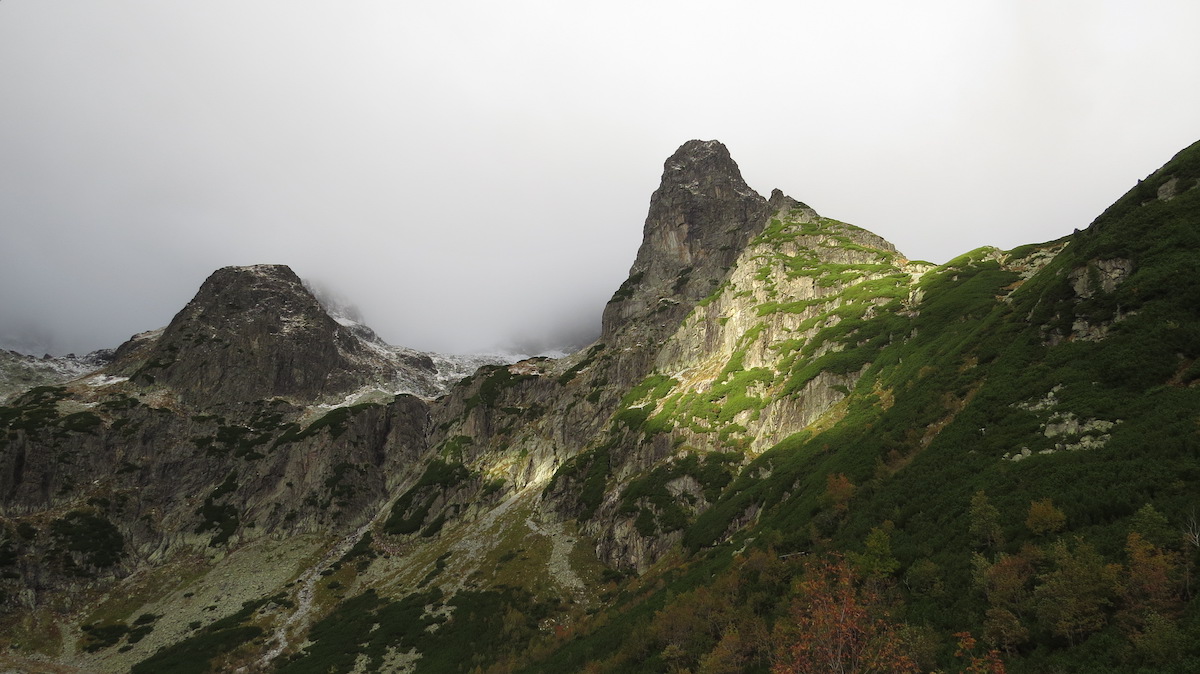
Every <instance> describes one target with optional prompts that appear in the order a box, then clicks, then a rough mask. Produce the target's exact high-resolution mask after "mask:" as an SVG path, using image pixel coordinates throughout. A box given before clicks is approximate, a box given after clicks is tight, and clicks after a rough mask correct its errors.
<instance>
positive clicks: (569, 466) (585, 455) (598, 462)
mask: <svg viewBox="0 0 1200 674" xmlns="http://www.w3.org/2000/svg"><path fill="white" fill-rule="evenodd" d="M611 452H612V445H611V444H605V445H601V446H598V447H593V448H592V449H589V450H587V451H585V452H581V453H579V454H577V455H575V456H573V457H571V459H569V460H568V461H566V462H564V463H563V465H561V466H559V468H558V470H557V471H555V473H554V477H553V478H551V480H550V484H549V485H547V486H546V492H547V493H549V492H553V491H554V490H555V488H556V487H557V486H558V485H559V484H560V482H566V483H569V484H571V485H578V491H577V492H576V493H577V497H576V498H577V500H578V501H577V502H578V503H579V515H578V516H579V519H581V520H589V519H591V518H592V516H593V515H595V514H596V510H597V509H598V508H599V507H600V503H601V502H602V501H603V500H604V488H605V486H607V484H608V476H609V474H610V473H611V471H612V455H611Z"/></svg>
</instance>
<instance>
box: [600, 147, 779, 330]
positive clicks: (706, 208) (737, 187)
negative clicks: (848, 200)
mask: <svg viewBox="0 0 1200 674" xmlns="http://www.w3.org/2000/svg"><path fill="white" fill-rule="evenodd" d="M768 211H769V206H768V205H767V200H766V199H764V198H763V197H762V196H761V195H759V194H758V193H757V192H755V191H754V190H752V189H750V187H749V186H748V185H747V184H746V181H745V180H743V179H742V172H741V170H740V169H739V168H738V165H737V163H736V162H735V161H733V158H732V157H730V155H729V150H728V149H727V148H726V147H725V146H724V145H723V144H721V143H720V142H719V141H715V140H708V141H702V140H690V141H688V142H686V143H684V144H683V145H682V146H681V147H680V148H679V149H678V150H676V151H675V153H674V154H672V155H671V156H670V157H669V158H668V159H667V161H666V162H665V164H664V166H663V174H662V181H661V183H660V184H659V187H658V189H657V190H655V192H654V194H653V195H652V196H651V197H650V211H649V214H648V215H647V217H646V224H645V227H644V229H643V239H642V245H641V247H640V248H639V249H638V254H637V259H636V260H635V261H634V263H633V267H632V268H631V269H630V274H629V279H628V280H627V281H626V282H625V284H624V285H623V286H622V287H621V289H620V290H618V291H617V294H616V295H614V296H613V301H611V302H610V303H609V305H608V307H607V308H606V309H605V311H604V321H603V334H602V337H601V339H603V340H605V341H609V340H611V339H613V337H614V336H615V335H616V333H617V332H619V331H620V330H621V328H622V327H623V326H627V325H630V324H631V322H632V320H633V319H637V318H641V317H644V316H646V315H648V314H650V313H652V312H653V313H655V315H656V318H655V321H654V322H653V323H654V324H656V325H663V326H666V325H668V324H671V325H673V324H674V323H677V322H678V320H679V319H680V318H682V317H683V316H684V315H686V314H687V311H688V310H690V307H691V305H692V304H693V303H694V302H695V301H697V300H699V299H700V298H702V297H704V296H705V295H707V294H708V293H710V292H711V291H712V290H713V288H714V286H715V283H717V282H719V277H721V276H722V274H723V272H724V269H725V268H726V267H728V266H729V265H730V264H732V262H733V260H734V259H736V257H737V253H738V251H740V250H741V249H742V247H743V246H745V244H746V242H747V241H749V240H750V237H752V236H753V234H754V233H755V232H756V231H758V229H760V228H761V226H762V224H763V222H765V218H766V216H767V213H768Z"/></svg>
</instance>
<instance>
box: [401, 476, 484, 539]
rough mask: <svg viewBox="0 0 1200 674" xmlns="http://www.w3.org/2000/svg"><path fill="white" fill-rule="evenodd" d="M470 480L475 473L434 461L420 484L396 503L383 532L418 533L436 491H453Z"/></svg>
mask: <svg viewBox="0 0 1200 674" xmlns="http://www.w3.org/2000/svg"><path fill="white" fill-rule="evenodd" d="M470 478H471V471H470V470H468V469H467V467H466V466H464V465H462V464H461V463H447V462H445V461H442V460H441V459H434V460H433V461H431V462H430V463H429V467H428V468H426V469H425V472H424V473H423V474H422V475H421V477H420V479H418V480H417V483H416V484H414V485H413V486H412V487H411V488H410V489H409V490H408V491H406V492H404V494H403V495H402V496H401V497H400V498H399V499H397V500H396V503H395V505H393V506H392V512H391V515H389V516H388V519H387V521H386V522H384V524H383V531H384V532H385V533H389V534H411V533H415V532H416V531H417V530H419V529H420V528H421V525H422V524H424V523H425V518H427V517H428V516H429V509H430V508H431V507H433V502H434V500H435V498H436V491H435V490H446V489H449V488H451V487H454V486H456V485H459V484H461V483H463V482H465V481H467V480H468V479H470ZM418 499H420V501H419V503H418ZM414 504H415V505H414ZM439 528H440V527H439ZM430 535H432V534H430Z"/></svg>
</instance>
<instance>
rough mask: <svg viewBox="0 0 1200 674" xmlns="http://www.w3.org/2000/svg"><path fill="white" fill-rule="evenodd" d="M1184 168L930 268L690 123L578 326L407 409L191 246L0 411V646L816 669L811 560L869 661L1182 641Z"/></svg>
mask: <svg viewBox="0 0 1200 674" xmlns="http://www.w3.org/2000/svg"><path fill="white" fill-rule="evenodd" d="M1198 181H1200V144H1198V145H1195V146H1192V147H1190V148H1188V149H1186V150H1184V151H1183V152H1181V153H1180V154H1179V155H1177V156H1176V157H1175V158H1174V159H1172V160H1171V162H1169V163H1168V164H1167V165H1166V166H1164V167H1163V169H1161V170H1160V171H1158V172H1156V173H1155V174H1153V175H1151V176H1149V177H1148V178H1147V179H1146V180H1144V181H1142V182H1141V183H1140V184H1139V186H1138V187H1136V188H1135V189H1134V190H1132V191H1131V192H1130V193H1129V194H1127V195H1125V196H1124V197H1123V198H1122V199H1120V200H1118V201H1117V202H1116V203H1115V204H1114V206H1113V207H1111V208H1110V209H1108V210H1107V211H1106V212H1105V213H1104V214H1102V215H1101V216H1100V217H1099V218H1098V219H1097V221H1096V222H1095V223H1093V225H1092V226H1091V227H1089V228H1088V229H1086V230H1084V231H1081V232H1077V233H1076V234H1074V235H1072V236H1069V237H1065V238H1064V239H1061V240H1059V241H1054V242H1049V243H1045V244H1034V245H1030V246H1024V247H1022V248H1019V249H1016V250H1013V251H1007V252H1006V251H999V250H995V249H988V248H984V249H979V250H976V251H971V252H970V253H967V254H965V255H963V256H962V257H960V258H958V259H956V260H952V261H951V262H949V263H947V264H945V265H940V266H934V265H929V264H925V263H919V262H910V261H908V260H906V259H905V258H904V257H903V256H902V255H901V254H900V253H898V252H897V251H896V250H895V248H894V247H893V246H891V245H890V244H889V243H887V242H886V241H884V240H882V239H880V238H879V237H877V236H875V235H873V234H871V233H870V232H867V231H865V230H862V229H859V228H857V227H854V226H852V225H848V224H846V223H841V222H838V221H836V220H832V219H829V218H825V217H822V216H820V215H818V214H817V213H816V212H815V211H814V210H813V209H811V208H809V207H808V206H806V205H804V204H802V203H799V202H797V201H795V200H793V199H791V198H789V197H786V196H785V195H783V194H782V193H779V192H778V191H776V192H775V193H773V194H772V195H771V198H770V199H764V198H763V197H761V196H760V195H758V194H756V193H754V191H753V190H751V189H750V188H749V187H747V186H746V185H745V183H744V181H742V179H741V176H740V172H739V171H738V169H737V165H736V164H735V163H734V162H733V161H732V159H731V158H730V157H729V154H728V151H727V150H726V149H725V148H724V147H723V146H721V145H720V144H719V143H716V142H715V141H707V142H705V141H690V142H689V143H686V144H685V145H684V146H682V147H681V148H680V150H679V151H678V152H677V153H676V154H675V155H673V156H672V157H671V158H669V159H668V160H667V162H666V164H665V166H664V173H663V180H662V184H661V185H660V187H659V189H658V190H657V191H656V192H655V194H654V195H653V196H652V198H651V206H650V213H649V216H648V217H647V221H646V228H645V240H644V242H643V245H642V248H641V249H640V250H639V252H638V257H637V259H636V260H635V262H634V265H633V267H632V268H631V272H630V276H629V279H628V280H627V281H626V282H625V283H624V284H623V285H622V286H621V288H620V289H618V291H617V292H616V293H615V294H614V296H613V298H612V300H611V301H610V303H609V305H608V307H607V308H606V310H605V315H604V328H603V334H602V337H601V340H600V341H599V342H597V343H596V344H594V345H591V346H590V347H588V348H585V349H584V350H582V351H580V352H579V353H577V354H573V355H572V356H569V357H567V358H564V359H561V360H552V359H545V358H540V359H530V360H527V361H523V362H521V363H516V364H512V365H495V366H488V367H484V368H483V369H481V370H480V371H479V372H477V373H476V374H475V375H474V376H472V377H469V378H467V379H464V380H463V381H461V382H459V383H458V384H457V385H455V386H454V387H453V388H451V389H450V390H449V392H448V393H447V394H446V395H444V396H443V397H440V398H438V399H437V400H432V401H423V400H419V399H416V398H413V397H411V396H397V397H395V398H392V397H391V396H384V395H382V393H375V394H372V397H369V398H367V400H368V401H369V402H366V403H365V404H356V405H351V406H344V405H343V406H333V407H331V406H329V405H328V403H330V402H334V403H335V404H336V402H338V401H340V399H341V398H343V397H344V396H346V395H347V394H353V393H354V392H356V391H360V390H377V391H387V390H389V389H388V386H389V385H391V384H389V382H391V383H394V380H392V379H390V377H392V376H393V375H391V374H389V372H393V371H394V367H395V366H394V361H393V360H392V359H391V357H389V356H388V354H389V353H398V352H397V351H389V350H387V349H382V348H372V347H370V346H369V344H371V343H373V342H372V340H371V339H370V337H371V335H365V333H363V334H359V333H361V330H360V331H358V333H356V332H354V331H355V330H356V327H355V325H354V321H337V320H334V319H332V318H330V317H329V316H328V313H327V312H325V311H322V310H320V307H319V306H318V304H317V301H316V300H315V299H313V298H312V296H311V295H310V294H309V293H308V292H307V291H304V290H303V288H302V286H300V284H299V281H298V279H294V275H289V274H290V272H284V271H283V269H280V268H275V267H259V268H248V269H247V268H243V269H240V270H221V271H220V272H218V273H217V274H216V275H214V279H215V280H210V281H213V283H211V284H206V287H205V288H202V289H201V293H200V294H198V296H197V300H195V301H194V303H193V304H192V305H189V307H188V308H185V310H184V311H183V312H181V314H180V315H179V316H178V317H177V318H176V320H175V321H173V322H172V326H171V327H169V328H168V329H167V331H165V332H164V333H163V335H162V336H161V337H158V336H154V335H150V336H146V337H144V338H142V339H140V340H134V341H131V343H129V344H127V345H126V346H125V347H122V350H121V352H119V353H118V362H117V364H115V365H114V366H113V367H112V368H110V370H109V371H108V372H107V373H104V374H101V375H95V376H93V378H91V379H84V380H81V381H80V382H76V383H74V384H71V385H69V386H66V387H57V388H54V387H51V388H41V389H34V390H31V391H29V392H27V393H26V394H25V395H24V396H22V397H20V398H18V399H17V400H15V401H14V402H13V403H12V404H11V405H10V406H9V407H5V408H0V414H2V416H0V422H2V423H3V424H4V425H5V428H6V433H5V434H4V435H3V439H2V440H0V494H2V495H3V499H4V500H3V502H2V503H3V506H2V507H3V511H2V514H3V517H4V520H3V523H2V527H3V532H4V539H3V542H2V544H0V550H2V551H3V555H0V566H2V567H3V568H4V579H3V580H2V581H0V588H2V589H3V590H4V591H5V592H6V593H7V594H6V595H5V596H4V598H3V605H4V607H5V614H4V616H5V617H4V618H3V619H4V621H5V623H4V624H5V625H6V630H5V632H6V633H7V634H10V635H12V636H9V637H7V639H9V641H8V642H7V646H8V651H7V652H8V653H10V655H8V656H6V657H9V658H21V660H20V664H19V666H20V667H22V668H25V669H31V670H36V669H37V667H39V666H40V665H38V664H37V663H38V662H39V661H40V662H54V663H59V664H71V665H74V666H79V667H83V668H84V669H87V670H92V671H94V670H102V671H124V670H126V669H129V668H130V667H133V671H146V672H149V671H182V670H181V669H180V668H188V669H189V670H195V671H207V670H209V669H211V670H215V671H227V670H232V669H236V668H238V667H248V668H252V669H256V670H262V671H274V670H281V671H296V672H305V671H330V670H333V671H352V670H356V671H412V670H415V671H467V670H471V669H472V668H476V667H478V668H479V669H481V670H487V669H489V668H490V669H491V670H494V671H509V670H530V671H581V670H583V669H585V668H587V667H590V668H592V669H593V670H597V671H710V672H715V671H766V670H768V669H770V668H771V667H772V666H775V667H776V668H777V671H813V670H814V661H813V660H812V653H816V652H824V651H821V649H822V648H823V647H824V646H826V645H828V643H829V641H828V640H829V639H833V638H834V637H835V636H836V634H834V635H833V636H830V635H831V633H830V632H827V631H823V629H824V628H820V625H822V624H824V623H822V622H821V621H822V620H824V619H826V618H827V617H828V616H823V615H822V614H821V612H820V611H819V610H818V608H819V606H821V603H820V601H819V600H823V598H825V597H827V596H828V594H829V593H831V592H833V590H832V589H831V588H833V587H835V586H836V587H837V588H840V590H838V591H839V592H842V594H841V595H838V596H839V597H841V600H842V601H849V602H851V603H852V604H854V606H856V607H857V608H856V610H857V611H860V613H856V614H855V615H860V618H859V620H860V622H859V623H858V625H857V627H856V629H863V630H866V632H865V633H869V634H873V635H874V636H873V637H872V638H871V639H870V640H869V642H867V643H869V645H870V648H869V649H868V650H867V651H864V652H863V653H865V655H864V657H866V656H869V657H884V656H885V655H886V657H887V658H888V660H887V662H888V664H887V666H886V667H885V669H889V670H892V671H917V670H918V669H920V670H924V671H929V670H931V669H935V668H937V669H941V670H944V671H960V670H963V669H966V668H967V667H969V666H972V664H973V663H972V662H971V660H970V658H971V657H975V658H977V662H975V663H974V665H975V666H980V667H981V666H985V665H988V666H990V665H989V663H994V662H995V661H997V660H1000V659H1003V660H1004V661H1005V662H1006V663H1007V666H1008V668H1009V669H1011V670H1013V671H1050V670H1053V671H1103V670H1105V669H1112V670H1117V671H1129V670H1131V669H1135V668H1136V666H1138V665H1139V664H1146V665H1148V666H1152V667H1154V668H1156V669H1157V670H1159V671H1171V670H1172V668H1174V669H1175V670H1177V671H1190V670H1189V668H1191V667H1194V666H1195V665H1196V662H1197V660H1196V658H1197V657H1200V653H1197V652H1196V647H1195V646H1194V645H1193V644H1195V643H1197V642H1198V640H1197V639H1196V638H1195V637H1197V636H1200V615H1198V614H1197V608H1196V606H1195V604H1196V602H1194V601H1193V600H1192V589H1191V584H1190V582H1189V579H1190V574H1191V573H1192V571H1193V569H1194V565H1195V563H1196V562H1197V561H1200V558H1198V557H1197V555H1198V554H1200V548H1198V547H1197V540H1200V539H1197V538H1196V532H1197V531H1200V529H1197V528H1196V526H1197V525H1196V524H1195V522H1196V519H1195V518H1196V514H1195V512H1194V510H1192V509H1193V508H1194V507H1195V503H1194V501H1195V494H1196V493H1197V485H1198V483H1200V456H1198V455H1197V454H1196V451H1195V448H1196V447H1197V446H1200V438H1198V437H1197V432H1198V429H1200V416H1198V412H1197V410H1200V399H1198V398H1197V395H1200V394H1198V393H1197V388H1196V387H1195V385H1194V384H1195V381H1196V380H1197V379H1200V366H1197V365H1196V358H1197V355H1200V354H1197V351H1200V339H1197V337H1198V336H1200V335H1198V334H1197V331H1200V321H1198V320H1197V318H1200V317H1197V315H1196V312H1197V309H1196V307H1197V306H1200V304H1197V302H1196V300H1198V299H1200V288H1198V287H1197V284H1196V282H1195V281H1194V280H1193V278H1192V276H1191V275H1189V274H1187V273H1186V272H1187V270H1188V269H1189V268H1190V267H1189V265H1188V263H1189V262H1191V261H1194V259H1195V255H1196V251H1197V250H1200V245H1198V244H1200V240H1197V231H1198V228H1200V203H1197V200H1198V199H1200V189H1195V188H1196V187H1197V183H1198ZM216 281H220V283H217V282H216ZM231 305H236V307H237V309H235V308H233V307H232V306H231ZM251 306H258V307H260V308H261V310H260V311H257V312H255V315H247V312H246V311H245V309H247V308H249V307H251ZM314 307H315V308H314ZM348 323H349V324H348ZM364 335H365V336H364ZM202 338H203V339H202ZM172 347H174V348H172ZM239 348H240V349H241V351H239V350H238V349H239ZM416 365H417V367H418V369H421V368H424V369H425V370H428V369H429V368H428V364H427V363H424V362H423V361H420V360H419V359H418V362H417V363H416ZM389 368H393V369H391V370H389ZM114 375H121V376H114ZM123 376H128V377H129V379H128V380H123V379H122V377H123ZM151 378H152V379H151ZM391 390H395V389H391ZM1189 536H1190V537H1189ZM831 578H837V579H839V580H838V583H833V581H831V580H830V579H831ZM847 593H849V594H847ZM242 602H246V603H245V604H243V603H242ZM965 632H970V633H971V634H973V635H974V637H976V638H978V639H979V640H980V646H979V647H978V648H975V649H974V650H972V649H971V648H968V647H967V646H969V642H968V641H967V640H966V639H964V638H963V637H961V636H958V635H960V634H962V633H965ZM822 639H825V641H822ZM984 644H986V645H984ZM860 645H861V644H860ZM988 648H994V649H996V651H995V653H994V654H988V653H987V652H986V650H987V649H988ZM871 649H875V650H871ZM956 651H958V652H962V653H968V654H967V655H958V654H956ZM13 662H16V660H13ZM46 666H47V668H49V667H50V666H49V665H46ZM830 666H831V665H830V663H828V662H825V663H823V664H821V665H819V666H815V670H816V671H821V670H823V669H828V668H829V667H830ZM806 667H808V669H805V668H806Z"/></svg>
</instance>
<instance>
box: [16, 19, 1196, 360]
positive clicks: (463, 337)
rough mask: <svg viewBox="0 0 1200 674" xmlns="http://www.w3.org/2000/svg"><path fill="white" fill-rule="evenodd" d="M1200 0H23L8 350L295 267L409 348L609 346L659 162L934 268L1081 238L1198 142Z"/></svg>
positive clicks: (109, 329)
mask: <svg viewBox="0 0 1200 674" xmlns="http://www.w3.org/2000/svg"><path fill="white" fill-rule="evenodd" d="M1198 26H1200V3H1197V2H1195V0H1174V1H1155V0H1138V1H1136V2H1135V1H1133V0H1130V1H1128V2H1112V1H1109V2H1105V1H1101V0H1080V1H1047V0H1033V1H1028V2H1020V1H974V0H970V1H963V0H948V1H944V2H929V1H919V0H918V1H910V2H894V0H880V1H875V2H865V1H863V2H853V1H850V2H829V1H828V0H824V1H822V2H796V1H792V2H754V1H749V2H747V1H742V2H738V3H734V2H730V1H726V2H704V1H698V0H688V1H687V2H683V1H679V2H676V1H670V2H668V1H655V0H636V1H632V2H624V1H621V0H609V1H607V2H598V3H586V4H585V3H575V2H562V1H560V0H547V1H544V2H539V1H528V0H508V1H507V2H483V1H479V2H467V1H462V0H442V1H440V2H421V3H418V2H411V1H410V2H396V1H394V0H388V1H382V0H381V1H378V2H370V1H366V0H344V1H340V2H332V1H328V0H327V1H325V2H314V1H309V0H250V1H248V0H236V1H232V0H205V1H204V2H162V1H161V0H158V1H154V0H141V1H136V0H127V1H117V0H87V1H86V2H73V1H70V0H36V1H35V0H7V1H4V2H0V95H2V97H3V98H2V105H0V342H4V343H7V344H8V345H11V346H23V347H24V348H27V349H38V350H51V351H52V352H55V353H59V354H61V353H66V352H68V351H74V352H78V353H83V352H86V351H89V350H92V349H96V348H101V347H111V346H116V345H117V344H119V343H120V342H122V341H124V340H125V339H126V338H128V337H129V336H130V335H131V334H133V333H135V332H140V331H143V330H148V329H153V328H157V327H160V326H162V325H165V324H166V323H167V322H169V321H170V319H171V317H172V316H173V315H174V314H175V312H176V311H178V310H179V309H180V308H182V306H183V305H184V304H185V303H186V302H187V301H188V300H189V299H191V297H192V295H193V294H194V293H195V291H196V289H197V288H198V287H199V285H200V284H201V282H203V280H204V279H205V278H206V277H207V276H208V274H209V273H211V272H212V271H213V270H214V269H216V268H218V267H222V266H225V265H240V264H252V263H286V264H289V265H291V266H292V268H293V269H295V270H296V272H297V273H298V274H300V275H301V276H302V277H305V278H307V279H311V280H313V281H315V282H317V283H318V284H320V285H323V286H325V287H328V288H331V289H333V290H334V291H336V292H337V293H339V294H341V295H342V296H344V297H346V298H349V299H350V301H352V302H354V303H355V304H356V305H357V306H358V307H359V309H360V310H361V312H362V314H363V316H364V317H365V319H366V322H367V323H368V324H370V325H372V326H373V327H375V328H376V329H377V330H378V332H379V333H380V334H381V335H382V336H383V337H384V338H385V339H387V340H388V341H390V342H392V343H396V344H404V345H408V346H412V347H416V348H422V349H428V350H441V351H448V352H465V351H474V350H483V349H489V348H496V347H503V346H506V345H513V344H515V343H517V342H521V341H523V340H524V341H528V340H536V339H537V338H538V337H539V336H548V338H549V340H550V341H563V340H567V339H570V338H571V337H572V336H576V337H589V336H592V335H593V334H594V333H595V332H598V328H599V318H600V312H601V310H602V308H603V306H604V303H605V301H606V300H607V299H608V298H609V296H610V295H611V294H612V292H613V290H614V289H615V288H616V287H617V286H618V285H620V283H621V281H622V280H623V279H624V278H625V276H626V273H627V272H628V269H629V266H630V264H631V263H632V262H633V258H634V254H635V252H636V250H637V247H638V244H639V243H640V241H641V230H642V224H643V222H644V219H645V215H646V208H647V206H648V204H649V198H650V194H651V192H653V190H654V189H655V187H657V185H658V180H659V176H660V175H661V172H662V164H663V160H664V159H666V157H667V156H669V155H670V154H671V153H672V152H673V151H674V150H675V149H676V148H677V147H678V146H679V145H681V144H682V143H683V142H684V141H687V140H688V139H691V138H701V139H713V138H715V139H718V140H721V141H722V142H724V143H725V144H726V145H727V146H728V147H729V149H730V152H731V153H732V154H733V157H734V159H735V160H736V161H737V162H738V164H739V165H740V166H741V168H742V171H743V175H744V176H745V178H746V180H747V182H749V183H750V185H751V186H752V187H754V188H755V189H757V190H758V191H759V192H760V193H762V194H764V195H767V194H769V193H770V190H771V189H772V188H775V187H778V188H780V189H782V190H783V191H784V192H786V193H788V194H789V195H791V196H792V197H794V198H796V199H799V200H801V201H804V202H806V203H808V204H809V205H811V206H812V207H814V208H815V209H817V211H818V212H820V213H821V214H823V215H826V216H829V217H833V218H837V219H839V220H844V221H847V222H851V223H854V224H856V225H859V226H861V227H865V228H867V229H870V230H872V231H874V232H876V233H878V234H880V235H882V236H884V237H885V238H887V239H889V240H890V241H892V242H893V243H895V244H896V246H897V247H898V248H899V249H900V250H901V251H902V252H903V253H905V254H906V255H907V256H908V257H910V258H913V259H926V260H930V261H934V262H944V261H946V260H948V259H950V258H952V257H954V256H956V255H958V254H960V253H963V252H966V251H967V250H970V249H972V248H976V247H978V246H982V245H996V246H999V247H1001V248H1012V247H1015V246H1017V245H1020V244H1024V243H1030V242H1036V241H1045V240H1049V239H1053V238H1057V237H1059V236H1062V235H1064V234H1068V233H1070V232H1071V231H1072V229H1074V228H1076V227H1078V228H1083V227H1086V226H1087V225H1088V223H1090V222H1091V221H1092V219H1093V218H1094V217H1095V216H1096V215H1098V214H1099V213H1100V211H1101V210H1103V209H1104V208H1105V207H1106V206H1107V205H1108V204H1109V203H1111V202H1112V201H1114V200H1115V199H1116V198H1117V197H1119V196H1120V195H1121V194H1122V193H1124V191H1125V190H1127V189H1128V188H1129V187H1131V186H1132V185H1133V184H1134V183H1135V182H1136V181H1137V180H1138V179H1139V178H1143V177H1145V176H1146V175H1147V174H1148V173H1150V172H1151V171H1153V170H1154V169H1156V168H1158V167H1159V166H1161V165H1162V164H1163V163H1165V162H1166V161H1167V160H1168V159H1169V158H1170V157H1171V156H1172V155H1173V154H1174V153H1175V152H1177V151H1179V150H1181V149H1182V148H1184V147H1185V146H1187V145H1189V144H1190V143H1192V142H1194V141H1196V140H1197V139H1200V40H1198V39H1196V34H1195V33H1196V28H1197V27H1198Z"/></svg>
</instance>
